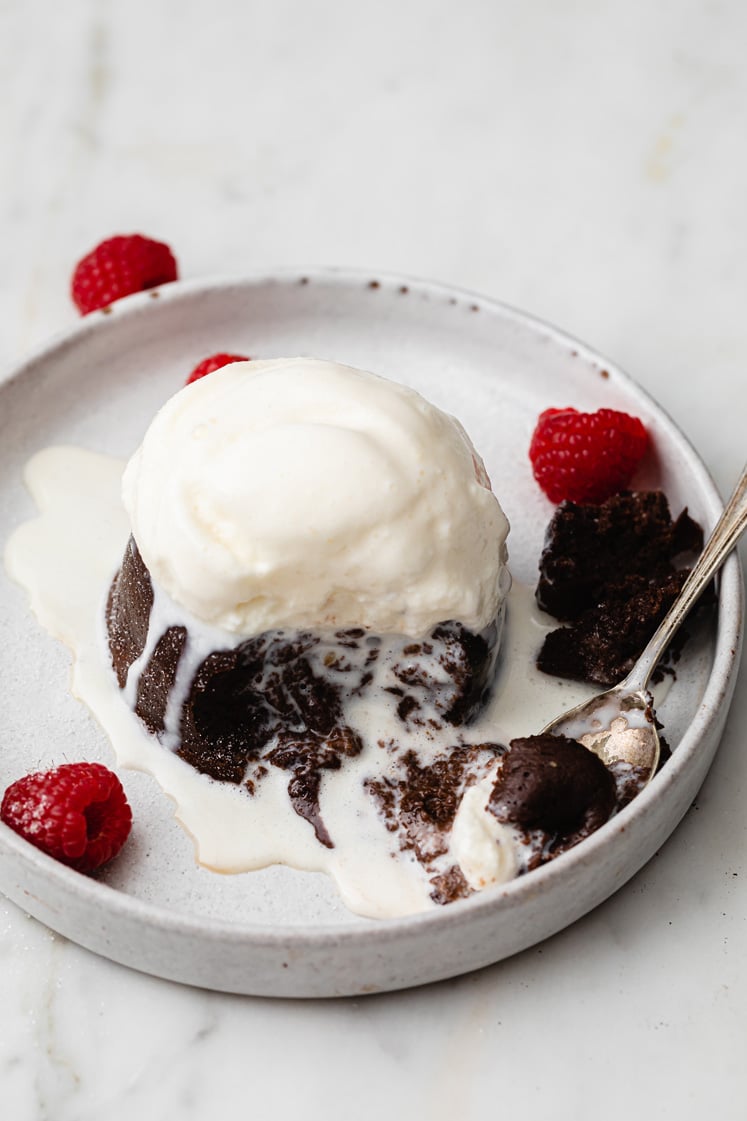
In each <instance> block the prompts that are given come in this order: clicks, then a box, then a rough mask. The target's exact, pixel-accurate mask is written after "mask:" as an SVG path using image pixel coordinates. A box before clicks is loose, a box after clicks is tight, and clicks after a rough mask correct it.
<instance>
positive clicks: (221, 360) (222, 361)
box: [185, 354, 250, 385]
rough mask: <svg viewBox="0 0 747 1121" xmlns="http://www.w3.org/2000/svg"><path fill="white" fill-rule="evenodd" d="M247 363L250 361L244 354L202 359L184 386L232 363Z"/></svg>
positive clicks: (212, 355)
mask: <svg viewBox="0 0 747 1121" xmlns="http://www.w3.org/2000/svg"><path fill="white" fill-rule="evenodd" d="M249 361H250V359H249V358H247V356H246V355H245V354H211V355H210V357H209V358H203V360H202V362H200V363H198V365H196V366H195V368H194V370H193V371H192V373H191V374H190V375H189V377H188V378H187V380H186V382H185V384H186V385H191V384H192V382H193V381H199V380H200V378H204V377H205V375H206V374H212V373H213V371H214V370H220V368H221V366H230V364H231V363H232V362H249Z"/></svg>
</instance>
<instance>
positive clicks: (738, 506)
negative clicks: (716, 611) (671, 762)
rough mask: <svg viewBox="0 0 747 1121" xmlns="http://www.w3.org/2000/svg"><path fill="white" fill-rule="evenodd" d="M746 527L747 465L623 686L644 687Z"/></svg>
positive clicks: (630, 687) (630, 688)
mask: <svg viewBox="0 0 747 1121" xmlns="http://www.w3.org/2000/svg"><path fill="white" fill-rule="evenodd" d="M746 528H747V467H745V469H744V470H743V471H742V474H741V477H740V479H739V482H738V483H737V485H736V487H735V488H734V492H733V494H732V496H731V498H730V499H729V501H728V502H727V504H726V507H725V509H724V512H723V514H722V515H721V517H720V518H719V520H718V522H717V523H716V526H715V528H714V530H713V533H712V534H711V536H710V537H709V538H708V540H707V541H706V543H705V546H704V548H703V552H702V553H701V554H700V556H699V557H698V560H697V562H696V564H695V565H694V567H693V569H692V571H691V572H690V575H689V576H688V578H687V580H686V581H685V583H684V584H683V585H682V591H681V592H680V594H679V595H678V596H677V599H676V600H675V601H674V603H673V604H672V606H671V607H670V608H669V611H667V613H666V615H665V616H664V618H663V619H662V621H661V623H660V624H659V627H658V629H657V631H656V632H655V634H654V635H653V637H652V638H651V640H650V641H649V643H648V645H647V646H646V648H645V650H644V651H643V653H642V654H641V656H640V658H639V659H638V661H637V662H636V664H635V665H634V666H633V668H632V670H631V671H630V673H629V674H628V676H627V677H626V678H625V681H624V682H622V685H623V686H624V687H625V688H626V689H629V690H631V691H635V690H637V689H645V688H646V686H647V685H648V682H649V678H650V677H651V674H652V673H653V671H654V669H655V668H656V665H657V663H658V662H659V660H660V658H661V656H662V655H663V653H664V651H665V650H666V648H667V646H668V645H669V643H670V642H671V640H672V638H673V636H674V634H675V632H676V631H677V630H678V629H679V627H680V624H681V623H682V622H683V620H684V618H685V616H686V615H687V613H688V611H689V610H690V608H691V607H692V606H693V604H694V603H695V601H696V600H697V598H698V596H699V595H700V594H701V592H702V591H703V590H704V589H705V587H706V586H707V585H708V583H709V581H710V580H711V578H712V577H713V574H714V573H715V572H716V571H717V570H718V569H719V568H720V567H721V565H722V564H723V562H724V561H725V560H726V557H727V556H728V555H729V553H730V552H731V550H732V549H733V548H734V546H735V545H736V543H737V541H738V539H739V537H740V536H741V535H742V533H743V532H744V530H745V529H746Z"/></svg>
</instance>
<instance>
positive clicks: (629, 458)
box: [529, 408, 648, 503]
mask: <svg viewBox="0 0 747 1121" xmlns="http://www.w3.org/2000/svg"><path fill="white" fill-rule="evenodd" d="M647 447H648V433H647V432H646V429H645V428H644V427H643V425H642V424H641V422H640V420H638V418H637V417H633V416H628V414H627V413H619V412H617V411H616V410H615V409H598V410H597V411H596V412H595V413H580V412H579V411H578V410H577V409H571V408H567V409H546V410H545V411H544V412H543V413H541V414H540V417H539V420H538V421H537V427H536V428H535V430H534V433H533V434H532V440H531V443H530V445H529V458H530V460H531V461H532V467H533V469H534V477H535V479H536V480H537V482H538V483H539V485H540V486H541V487H542V489H543V491H544V492H545V494H546V495H547V497H548V498H549V499H550V500H551V501H552V502H562V501H563V500H564V499H566V498H568V499H570V500H571V502H579V503H584V502H589V503H600V502H604V501H605V500H606V499H607V498H609V497H610V496H611V495H613V494H616V493H617V492H618V491H620V490H624V489H625V488H626V487H627V485H628V483H629V482H630V480H631V478H632V477H633V473H634V472H635V470H636V468H637V467H638V464H639V463H640V462H641V460H642V459H643V456H644V455H645V453H646V449H647Z"/></svg>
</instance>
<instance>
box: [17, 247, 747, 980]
mask: <svg viewBox="0 0 747 1121" xmlns="http://www.w3.org/2000/svg"><path fill="white" fill-rule="evenodd" d="M370 277H376V281H373V283H375V284H378V283H381V284H386V285H398V286H406V287H407V288H408V289H409V290H410V291H412V292H413V293H416V294H417V293H420V294H421V295H423V296H424V297H426V298H428V297H434V298H441V299H444V300H451V301H452V302H453V301H454V300H456V301H458V302H459V303H463V304H466V305H468V306H470V307H474V308H476V309H477V308H479V309H483V310H485V311H486V312H488V313H491V312H492V313H493V314H495V315H498V316H499V317H501V318H503V319H507V320H512V321H514V322H515V323H516V324H517V325H519V326H521V327H522V328H524V329H529V330H530V331H531V332H533V333H534V334H536V335H540V336H543V337H545V338H546V339H547V340H548V341H551V342H552V343H554V344H556V345H560V346H563V347H566V348H568V349H570V350H573V351H575V352H577V353H578V355H579V356H580V357H582V358H584V359H585V360H586V361H587V362H589V363H590V364H593V365H596V366H598V367H600V368H603V369H605V370H607V371H609V374H610V377H611V378H614V379H616V380H618V381H620V382H621V383H622V384H624V386H625V387H626V390H627V391H628V392H629V393H630V394H631V395H632V396H633V397H638V398H639V399H640V400H641V401H643V402H645V404H646V405H647V407H648V408H649V409H650V410H651V411H652V412H654V413H655V414H657V415H658V418H659V420H660V422H661V425H662V428H663V429H664V430H665V431H666V434H667V438H669V439H671V440H673V441H674V442H675V444H677V445H678V447H679V449H680V451H681V452H682V454H683V457H684V459H685V461H686V463H687V467H688V469H689V470H690V471H692V473H693V475H694V476H695V477H696V478H697V481H698V484H699V486H700V487H701V489H702V492H703V496H704V498H705V501H706V504H707V514H708V519H709V521H710V523H711V524H713V522H715V520H716V519H717V517H718V515H719V513H720V511H721V509H722V501H721V498H720V496H719V494H718V491H717V489H716V486H715V484H714V482H713V479H712V477H711V475H710V473H709V472H708V470H707V468H706V467H705V465H704V464H703V462H702V460H701V459H700V457H699V456H698V454H697V452H696V450H695V448H694V447H693V445H692V444H691V443H690V441H689V440H688V439H687V437H686V436H685V435H684V434H683V433H682V431H681V430H680V429H679V428H678V426H677V425H676V424H675V423H674V421H673V420H672V419H671V417H670V416H669V415H668V414H667V413H666V412H665V410H664V409H662V408H661V406H660V405H659V404H658V403H657V402H656V401H655V400H654V399H653V398H652V397H651V395H650V394H648V393H647V392H646V391H645V390H644V389H642V388H641V387H640V386H639V385H638V384H637V383H636V382H635V381H634V379H632V378H631V377H630V376H629V375H628V374H626V373H625V372H624V371H623V370H622V369H621V368H620V367H619V366H618V365H617V364H616V363H615V362H613V361H611V360H610V359H608V358H606V357H604V356H602V355H601V354H600V353H599V352H598V351H596V350H595V349H594V348H593V347H591V346H589V345H587V344H585V343H583V342H581V341H579V340H577V339H576V338H574V337H573V336H572V335H569V334H568V333H567V332H566V331H564V330H561V329H560V328H558V327H555V326H553V325H551V324H549V323H547V322H546V321H544V320H542V319H539V318H537V317H536V316H533V315H530V314H528V313H526V312H523V311H521V310H518V309H516V308H513V307H511V306H509V305H507V304H505V303H502V302H501V301H498V300H495V299H491V298H488V297H486V296H483V295H480V294H477V293H474V292H471V291H469V290H466V289H461V288H457V287H454V286H451V285H446V284H442V283H438V282H435V281H429V280H421V279H418V278H415V277H411V276H408V275H400V274H393V273H387V272H383V271H376V272H374V273H371V272H368V271H363V270H360V269H347V268H330V267H311V268H292V269H291V268H284V269H275V270H272V271H261V272H257V273H250V274H243V275H241V276H226V277H213V278H209V279H207V280H199V281H179V282H176V283H174V284H170V285H165V286H163V287H161V288H159V289H153V290H151V291H149V292H144V293H138V294H136V295H134V296H129V297H126V298H125V299H123V300H120V301H118V302H117V303H116V304H115V305H113V306H112V307H111V308H109V309H105V311H102V312H96V313H93V314H92V315H89V316H86V317H85V318H84V319H82V320H81V321H80V322H78V323H76V324H75V325H74V326H72V327H71V328H69V329H67V330H65V331H63V332H61V333H59V334H58V335H56V336H55V337H53V338H52V339H51V340H50V341H48V342H47V343H45V344H44V345H42V346H40V347H39V348H38V349H36V350H35V351H34V352H33V353H32V354H31V355H30V356H29V357H28V358H27V359H26V360H25V361H24V362H23V363H21V364H20V365H18V366H17V367H15V368H12V369H10V370H9V371H7V372H6V373H5V374H3V375H2V376H0V389H2V388H3V387H4V386H5V385H6V384H7V383H9V382H10V381H12V380H15V379H17V378H22V377H25V376H28V375H29V374H31V373H32V372H33V370H34V368H35V367H36V366H37V365H38V364H40V363H43V364H47V363H49V362H53V361H54V360H55V358H56V357H57V356H60V355H62V354H63V353H64V352H65V351H66V350H67V349H69V348H71V347H75V346H77V345H79V343H80V342H81V341H82V340H84V339H85V337H86V336H87V335H90V334H91V333H92V332H99V331H101V329H102V326H103V325H104V324H105V323H106V322H107V321H110V320H111V319H112V318H113V317H114V316H116V317H117V319H121V318H123V317H128V318H138V317H141V316H143V315H148V314H149V312H151V310H152V309H153V308H154V307H155V306H157V305H156V300H158V301H164V302H165V301H188V300H190V299H194V298H199V297H200V296H201V295H204V294H208V293H209V294H215V293H217V292H220V291H228V290H231V289H235V288H240V289H246V288H256V287H257V286H266V285H273V284H290V283H306V282H307V281H308V282H314V281H317V282H320V281H321V282H323V283H325V284H327V285H334V284H339V285H341V286H343V287H347V286H348V285H351V284H354V285H355V286H356V287H360V286H361V284H364V283H365V282H366V281H367V280H368V279H369V278H370ZM743 614H744V588H743V582H742V575H741V567H740V563H739V559H738V556H737V555H736V554H734V555H733V556H732V557H730V558H729V560H728V561H727V563H726V564H725V565H724V568H723V569H722V572H721V577H720V587H719V620H718V627H717V633H716V639H715V649H714V654H713V665H712V670H711V674H710V677H709V679H708V683H707V686H706V689H705V692H704V695H703V698H702V702H701V705H700V707H699V709H698V712H697V714H696V716H695V718H694V719H693V722H692V724H691V726H690V728H689V730H688V731H687V732H686V733H685V735H684V736H683V738H682V739H681V741H680V742H679V744H678V746H677V750H676V752H675V753H674V755H673V757H672V758H671V759H670V760H669V762H668V763H667V765H666V767H665V768H664V769H663V770H662V771H661V772H660V774H659V775H658V776H657V778H656V779H655V780H654V781H653V782H652V784H651V785H650V786H649V787H648V789H647V790H645V791H644V792H643V793H642V794H641V795H639V797H638V798H637V799H636V800H635V801H634V802H632V803H631V804H630V805H628V806H627V807H626V808H625V809H624V810H623V811H622V812H621V813H620V814H618V815H617V816H616V817H615V818H613V819H612V820H611V821H610V822H608V823H607V824H606V825H605V826H603V827H602V828H601V829H599V830H598V831H597V832H596V833H595V834H593V835H592V836H591V837H589V838H588V839H587V840H585V841H584V842H583V843H582V844H581V845H579V846H578V847H577V848H575V849H573V850H571V851H570V852H568V853H566V854H564V855H563V856H561V857H559V858H558V859H557V860H555V861H553V862H552V863H551V864H548V865H545V866H544V867H542V868H540V869H538V870H536V871H535V872H532V873H531V874H530V875H528V876H526V877H522V878H521V879H518V880H514V881H512V882H511V883H509V884H508V885H506V886H504V887H501V888H499V889H493V890H490V891H486V892H484V893H482V894H477V895H474V896H472V897H471V898H470V899H468V900H464V901H461V902H458V903H454V904H452V905H451V906H450V907H448V908H445V909H443V910H439V911H436V912H425V913H422V914H417V915H412V916H407V917H404V918H396V919H389V920H386V921H384V922H374V923H371V924H370V925H369V924H366V925H364V926H361V927H353V928H351V927H349V926H340V927H336V926H334V925H333V924H329V925H326V926H325V927H324V929H320V928H319V927H317V926H313V925H298V926H295V925H294V926H293V927H292V928H287V927H274V926H270V925H268V924H261V923H250V922H247V923H236V922H232V921H227V920H220V919H209V918H205V917H192V916H189V915H187V914H184V913H176V912H173V911H170V910H168V909H166V908H163V907H159V906H158V905H157V904H154V903H151V902H146V901H144V900H141V899H138V898H136V897H133V896H130V895H127V894H126V893H123V892H122V891H121V890H119V889H116V888H113V887H110V886H109V885H108V884H106V883H104V882H101V881H98V880H97V879H95V878H88V877H85V876H81V875H80V874H78V873H76V872H73V871H71V870H70V869H68V868H66V867H64V866H62V865H60V864H59V863H57V862H56V861H54V860H52V859H51V858H50V857H47V856H46V855H44V854H43V853H41V852H39V851H38V850H37V849H35V848H34V847H33V846H31V845H29V844H28V843H27V842H26V841H24V840H23V839H22V838H20V837H19V836H18V835H16V834H15V833H14V832H12V830H10V829H9V828H8V827H7V826H5V825H3V824H2V823H0V860H1V861H2V865H3V866H4V865H5V864H6V863H7V861H8V860H11V861H13V862H16V863H17V867H18V868H20V869H21V873H22V874H23V873H24V872H25V873H27V874H28V876H29V877H30V878H31V879H33V880H34V881H36V880H37V879H38V877H41V878H43V879H45V880H48V881H50V882H51V883H52V884H53V885H54V886H55V887H57V888H59V889H60V891H61V892H62V893H63V894H67V895H69V896H72V897H74V898H76V899H77V900H78V901H79V902H80V904H81V905H82V906H84V907H96V906H99V907H102V908H106V910H107V912H109V914H110V915H111V917H112V918H114V919H115V920H116V919H122V920H124V919H127V920H128V921H129V920H134V921H135V922H138V923H143V924H154V925H155V926H157V927H158V929H159V930H160V931H161V933H162V934H163V935H164V936H166V937H168V935H169V933H171V934H174V935H186V936H187V937H190V938H191V937H194V938H198V939H200V940H202V941H207V942H215V943H224V944H226V945H231V944H233V945H239V946H245V947H246V948H247V949H249V948H251V947H257V946H265V947H277V948H282V949H284V950H287V951H288V952H289V953H291V952H293V951H294V950H296V951H303V950H304V949H308V948H311V947H317V948H324V947H328V948H339V947H340V945H341V944H343V943H351V942H353V943H355V944H356V946H357V947H358V948H359V949H363V948H364V947H366V946H376V947H379V948H382V947H385V946H386V945H387V944H391V943H392V942H395V941H397V940H399V939H401V938H403V937H406V936H409V935H416V936H422V937H424V938H425V937H427V936H428V934H429V933H430V932H432V931H434V930H435V929H436V928H438V929H439V930H441V929H443V928H444V927H446V926H448V927H450V928H451V929H452V933H458V932H459V931H460V930H462V929H464V928H465V927H466V926H469V925H472V924H474V923H475V921H476V919H477V918H478V917H482V918H483V919H485V918H497V917H498V916H499V915H500V914H502V913H503V912H505V911H506V910H508V909H512V908H514V907H517V906H519V905H520V904H521V902H522V900H527V899H529V898H536V897H538V896H541V895H542V894H543V893H544V892H545V890H546V888H547V887H548V885H549V884H551V883H553V882H555V881H557V880H558V879H560V878H563V879H568V880H571V879H573V878H577V877H578V876H579V875H580V876H583V875H584V874H585V871H586V870H588V869H590V868H593V867H594V866H595V864H596V863H597V861H598V859H599V856H600V854H601V853H603V852H605V851H607V849H608V846H610V845H611V844H614V841H615V838H617V837H619V836H620V835H621V834H623V833H625V832H626V831H628V830H630V829H631V828H632V827H633V825H634V824H635V823H636V822H638V821H640V820H641V819H643V818H645V817H646V815H648V814H649V813H650V812H651V810H652V808H653V807H654V806H655V805H656V804H657V803H658V802H660V801H661V799H662V796H663V795H664V792H665V789H666V788H667V787H674V786H677V785H679V784H680V783H681V779H682V776H683V773H684V772H688V771H691V770H692V769H693V763H694V759H695V757H696V756H697V754H698V751H699V748H700V747H701V745H702V744H703V743H704V742H707V743H710V745H711V746H710V747H709V748H708V749H707V750H706V751H705V753H704V754H705V758H704V759H703V760H701V762H700V765H699V768H698V777H697V780H696V784H694V783H691V786H693V787H694V789H695V790H697V788H698V787H699V786H700V783H701V782H702V780H703V778H704V777H705V774H706V772H707V769H708V766H709V765H710V762H711V760H712V757H713V754H714V753H715V749H716V746H717V744H718V739H719V738H720V734H721V731H722V730H723V724H724V722H725V720H726V715H727V711H728V706H729V703H730V701H731V697H732V694H733V690H734V686H735V683H736V674H737V669H738V666H739V658H740V653H741V643H742V630H743ZM688 802H689V800H688ZM687 804H688V803H687V802H686V804H685V805H684V806H683V807H681V812H680V813H679V816H678V817H677V819H676V820H675V821H674V822H673V823H672V824H670V825H669V826H668V828H667V830H666V833H665V834H664V838H666V837H667V836H669V834H670V833H671V832H672V831H673V830H674V829H675V828H676V825H677V823H678V821H679V820H680V818H681V816H682V814H683V813H684V812H685V811H686V809H687ZM658 843H660V841H659V842H658ZM658 843H657V845H656V846H654V847H658ZM653 851H654V850H653V849H652V851H651V852H648V854H647V855H645V856H644V857H643V858H642V859H641V860H639V861H638V862H637V864H636V866H634V867H627V868H625V870H624V871H623V873H622V877H621V878H620V879H619V881H617V882H613V883H611V884H609V885H608V886H607V888H606V889H605V890H603V891H602V892H601V893H600V894H599V898H598V899H597V901H596V902H595V903H592V904H591V905H590V906H587V907H586V908H585V910H584V911H581V912H579V913H578V914H575V915H574V917H573V918H572V919H571V920H570V921H575V918H578V917H580V914H583V913H585V912H586V911H588V910H589V909H591V907H593V906H596V905H597V903H598V902H601V901H602V899H604V898H606V897H607V896H609V895H611V894H613V893H614V892H615V891H617V890H618V889H619V888H620V887H621V886H622V885H623V883H625V882H626V881H627V880H628V879H629V878H630V877H631V876H632V875H633V874H634V873H635V872H636V871H637V870H638V869H639V868H640V867H641V866H642V865H643V864H644V863H645V862H646V861H647V860H648V859H650V856H651V855H652V854H653ZM16 901H17V902H18V901H19V900H18V899H17V900H16ZM37 902H38V900H37ZM34 903H35V898H34V897H33V896H32V895H29V897H28V899H27V901H26V907H27V909H28V910H29V911H30V913H32V914H34V913H37V912H38V910H39V908H38V907H35V906H34ZM42 909H43V908H42ZM44 918H45V921H46V922H48V924H49V925H52V926H55V925H56V924H55V922H54V921H53V919H50V917H49V916H48V915H47V914H45V916H44ZM567 921H568V920H565V921H560V922H559V923H558V925H557V926H556V927H555V930H558V929H561V928H562V927H563V926H565V925H567ZM62 926H64V924H60V927H59V928H60V929H61V928H62ZM553 932H554V931H553V930H548V929H545V930H544V931H542V932H541V933H539V934H538V936H537V937H536V938H534V939H532V938H529V939H527V940H524V941H523V942H522V945H521V946H518V947H517V949H521V948H526V947H527V946H529V945H532V944H534V943H535V942H536V941H540V940H542V939H543V938H545V937H548V936H549V934H551V933H553ZM63 933H64V930H63ZM76 940H79V941H81V944H84V945H85V944H86V941H85V939H76ZM91 948H94V949H96V950H97V952H100V953H106V952H107V951H106V950H105V949H104V950H102V949H101V948H100V947H99V946H93V947H91ZM512 952H515V951H512ZM110 956H111V957H112V958H113V959H114V960H124V958H123V957H122V956H121V955H117V954H114V953H112V954H111V955H110ZM491 960H497V958H493V959H491ZM485 963H486V962H485ZM127 964H130V965H133V964H135V963H133V962H132V961H129V962H127ZM135 967H137V966H136V965H135ZM143 968H144V969H145V970H146V971H148V967H147V966H143ZM473 968H474V966H473ZM459 971H461V970H459ZM159 972H161V973H162V975H164V976H168V973H167V972H163V971H159ZM450 975H452V974H451V973H450V972H449V971H448V969H447V970H442V971H441V972H440V973H439V976H450ZM176 979H182V980H184V978H176ZM429 979H436V978H435V976H434V977H433V978H429ZM193 983H196V984H200V981H199V980H195V981H194V982H193ZM406 983H407V982H400V983H399V984H397V985H392V986H391V987H403V986H404V984H406ZM415 983H423V982H422V981H416V982H415ZM230 991H248V992H250V991H261V989H260V988H257V989H256V990H255V989H251V988H250V989H246V990H241V989H232V990H230ZM316 995H319V994H316ZM324 995H327V994H326V993H325V994H324ZM329 995H332V993H331V992H330V994H329Z"/></svg>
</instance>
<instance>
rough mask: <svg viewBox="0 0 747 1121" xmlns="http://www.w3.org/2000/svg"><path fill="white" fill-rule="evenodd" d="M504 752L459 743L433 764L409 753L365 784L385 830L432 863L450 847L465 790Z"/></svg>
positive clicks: (493, 747)
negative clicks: (387, 770) (381, 817)
mask: <svg viewBox="0 0 747 1121" xmlns="http://www.w3.org/2000/svg"><path fill="white" fill-rule="evenodd" d="M505 750H506V749H505V748H504V747H503V746H502V745H500V744H479V745H474V746H472V745H464V744H461V745H458V746H455V747H452V748H450V749H447V751H446V752H445V754H443V755H441V756H439V757H438V758H437V759H435V760H434V761H433V762H432V763H429V764H424V763H422V762H421V760H420V759H419V757H418V756H417V754H416V753H415V752H414V751H407V752H405V753H404V755H402V756H401V757H400V758H399V759H398V760H397V764H396V766H395V767H393V769H392V773H391V774H388V775H385V776H384V777H382V778H381V779H375V780H374V779H369V780H367V782H366V783H365V787H366V789H367V790H368V791H369V793H370V794H372V795H373V797H374V798H375V800H376V802H377V804H378V806H379V810H380V812H381V814H382V816H383V817H384V820H385V823H386V826H387V829H389V831H390V832H392V833H394V832H397V833H399V845H400V848H401V849H402V850H403V851H411V852H412V853H413V854H414V856H415V857H416V858H417V860H419V861H420V862H421V864H424V865H425V866H426V867H428V865H429V864H430V862H431V861H433V860H435V859H436V858H437V857H439V856H443V854H444V853H445V852H447V851H448V847H449V831H450V829H451V826H452V824H453V822H454V816H455V814H456V811H457V808H458V806H459V802H460V801H461V798H462V795H463V794H464V791H465V790H466V789H467V787H468V786H469V785H471V784H472V783H473V782H477V781H478V780H479V779H480V778H483V777H484V776H485V774H486V773H487V772H488V770H489V769H490V767H491V766H492V765H493V764H494V763H495V760H496V757H497V756H498V755H500V754H501V753H502V752H504V751H505Z"/></svg>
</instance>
